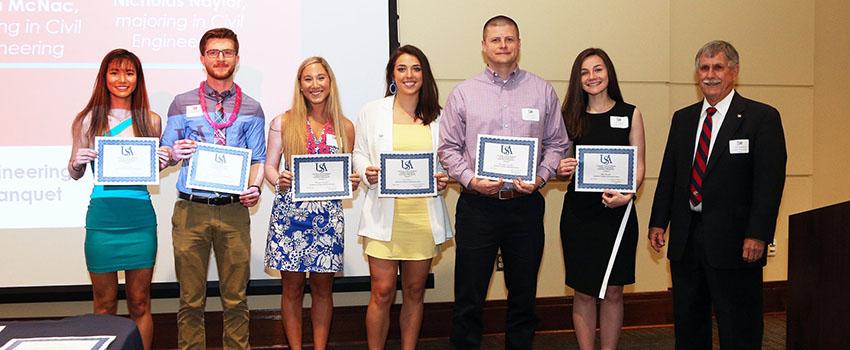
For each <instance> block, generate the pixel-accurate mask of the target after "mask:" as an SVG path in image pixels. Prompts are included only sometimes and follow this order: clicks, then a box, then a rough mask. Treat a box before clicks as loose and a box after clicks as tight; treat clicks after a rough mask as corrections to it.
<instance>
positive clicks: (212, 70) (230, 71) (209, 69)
mask: <svg viewBox="0 0 850 350" xmlns="http://www.w3.org/2000/svg"><path fill="white" fill-rule="evenodd" d="M206 71H207V74H208V75H209V76H211V77H213V78H215V79H218V80H226V79H229V78H230V77H232V76H233V72H235V71H236V65H233V66H230V69H228V70H227V71H225V72H224V73H221V71H220V70H217V69H216V67H215V66H213V67H206Z"/></svg>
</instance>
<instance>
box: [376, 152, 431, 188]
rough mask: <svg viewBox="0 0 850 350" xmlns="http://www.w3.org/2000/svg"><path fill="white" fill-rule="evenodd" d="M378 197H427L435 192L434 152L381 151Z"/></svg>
mask: <svg viewBox="0 0 850 350" xmlns="http://www.w3.org/2000/svg"><path fill="white" fill-rule="evenodd" d="M379 158H380V167H381V172H380V173H378V197H428V196H436V195H437V178H435V177H434V173H435V172H436V168H435V165H436V164H437V157H436V155H435V154H434V152H390V153H381V154H380V155H379Z"/></svg>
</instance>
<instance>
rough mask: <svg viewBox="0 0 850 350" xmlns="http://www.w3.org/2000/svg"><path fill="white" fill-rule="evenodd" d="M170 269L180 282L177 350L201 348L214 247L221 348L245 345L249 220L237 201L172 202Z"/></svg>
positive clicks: (203, 343) (244, 209) (248, 272)
mask: <svg viewBox="0 0 850 350" xmlns="http://www.w3.org/2000/svg"><path fill="white" fill-rule="evenodd" d="M171 223H172V225H173V230H172V241H173V244H174V268H175V269H176V272H177V282H178V283H179V284H180V310H179V311H178V312H177V327H178V332H177V333H178V335H177V343H178V346H179V348H180V349H205V348H206V343H205V340H206V334H205V332H204V308H205V306H206V299H207V295H206V291H207V271H208V268H209V261H210V248H212V249H213V251H214V252H215V260H216V265H217V267H218V275H219V281H220V282H219V290H220V292H221V304H222V309H223V310H224V313H223V316H224V317H223V318H224V334H223V339H222V344H223V345H224V349H249V348H250V345H249V344H248V300H247V296H246V293H245V289H246V288H247V286H248V278H249V274H250V258H251V235H250V223H251V219H250V217H249V215H248V209H247V208H245V207H244V206H242V204H240V203H233V204H228V205H220V206H211V205H206V204H201V203H194V202H190V201H186V200H178V201H177V203H175V204H174V215H173V216H172V218H171Z"/></svg>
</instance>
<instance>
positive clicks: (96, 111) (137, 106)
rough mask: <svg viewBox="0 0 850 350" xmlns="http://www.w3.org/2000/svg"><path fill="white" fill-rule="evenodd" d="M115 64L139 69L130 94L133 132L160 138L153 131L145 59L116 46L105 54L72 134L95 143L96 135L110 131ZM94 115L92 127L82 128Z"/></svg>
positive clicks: (75, 121) (73, 125) (76, 118)
mask: <svg viewBox="0 0 850 350" xmlns="http://www.w3.org/2000/svg"><path fill="white" fill-rule="evenodd" d="M112 65H118V66H119V67H120V66H123V65H132V66H133V69H135V71H136V88H135V89H134V90H133V93H132V94H131V95H130V101H131V102H130V111H131V113H132V118H133V134H134V135H136V136H145V137H159V135H155V134H154V132H153V128H152V126H151V122H150V115H149V113H150V104H149V103H148V91H147V89H146V88H145V74H144V72H143V71H142V62H141V61H140V60H139V57H137V56H136V55H135V54H134V53H132V52H130V51H127V50H125V49H115V50H112V51H110V52H109V53H107V54H106V56H104V57H103V60H102V61H101V62H100V69H99V70H98V72H97V77H96V78H95V80H94V88H93V89H92V94H91V97H90V98H89V102H88V103H87V104H86V107H85V108H83V110H82V111H80V112H79V113H77V116H76V117H75V118H74V122H73V124H71V133H72V135H81V136H83V137H85V138H86V139H87V140H88V141H89V144H91V143H93V142H94V138H95V136H101V135H104V134H105V133H106V132H107V131H109V118H108V117H109V110H110V109H111V108H112V95H111V94H110V93H109V89H108V88H107V87H106V74H107V72H108V71H109V67H110V66H112ZM87 115H91V122H90V123H89V128H88V130H81V128H82V126H83V120H84V119H85V118H86V116H87Z"/></svg>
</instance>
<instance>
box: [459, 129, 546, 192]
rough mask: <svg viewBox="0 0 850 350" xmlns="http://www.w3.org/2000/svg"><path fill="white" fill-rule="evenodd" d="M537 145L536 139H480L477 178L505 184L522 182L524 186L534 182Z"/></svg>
mask: <svg viewBox="0 0 850 350" xmlns="http://www.w3.org/2000/svg"><path fill="white" fill-rule="evenodd" d="M538 142H539V141H538V139H536V138H533V137H506V136H494V135H478V142H477V145H478V152H477V153H476V156H475V176H476V177H480V178H485V179H491V180H498V179H504V180H506V181H511V180H513V179H516V178H520V179H522V180H523V181H525V182H535V180H536V179H535V178H536V177H537V144H538Z"/></svg>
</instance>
